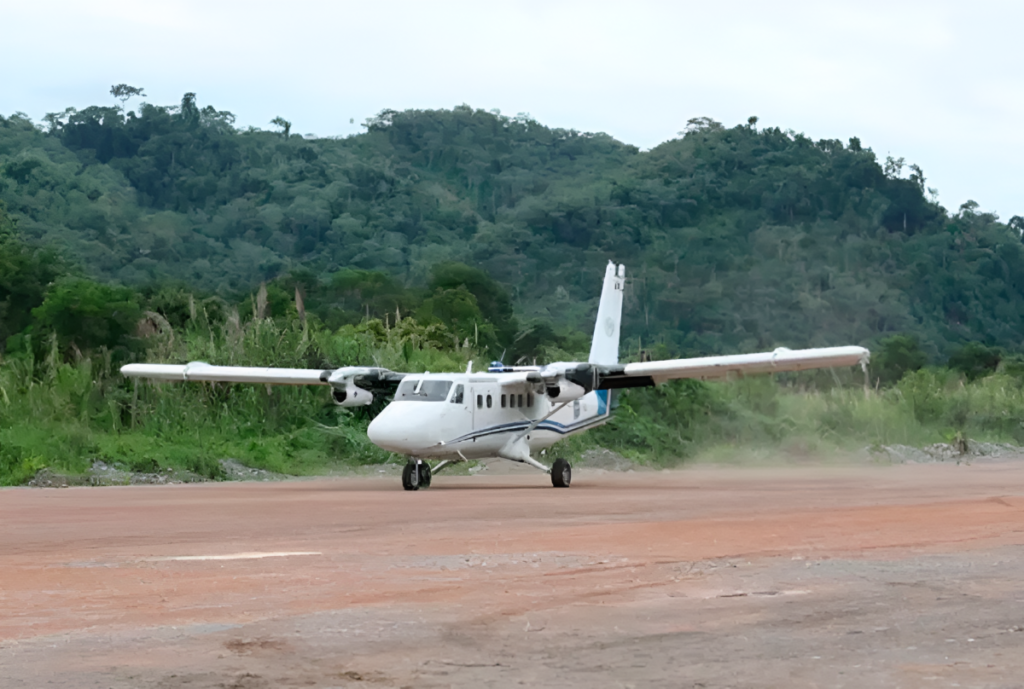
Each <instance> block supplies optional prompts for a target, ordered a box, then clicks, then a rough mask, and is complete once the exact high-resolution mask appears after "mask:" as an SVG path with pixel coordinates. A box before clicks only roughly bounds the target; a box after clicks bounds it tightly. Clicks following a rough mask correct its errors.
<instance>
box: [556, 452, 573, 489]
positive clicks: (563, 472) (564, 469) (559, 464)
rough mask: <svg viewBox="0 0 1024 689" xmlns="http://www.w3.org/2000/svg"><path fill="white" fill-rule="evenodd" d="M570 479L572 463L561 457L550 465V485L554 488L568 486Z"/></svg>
mask: <svg viewBox="0 0 1024 689" xmlns="http://www.w3.org/2000/svg"><path fill="white" fill-rule="evenodd" d="M571 481H572V465H571V464H569V462H567V461H565V460H564V459H562V458H561V457H559V458H558V459H556V460H555V463H554V464H553V465H551V485H553V486H554V487H555V488H568V487H569V483H570V482H571Z"/></svg>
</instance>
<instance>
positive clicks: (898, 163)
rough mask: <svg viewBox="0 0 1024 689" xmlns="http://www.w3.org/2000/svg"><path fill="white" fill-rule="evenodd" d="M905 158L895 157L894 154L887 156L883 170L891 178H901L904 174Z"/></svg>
mask: <svg viewBox="0 0 1024 689" xmlns="http://www.w3.org/2000/svg"><path fill="white" fill-rule="evenodd" d="M906 162H907V161H906V159H904V158H893V157H892V156H886V158H885V167H884V168H882V170H883V171H884V172H885V176H886V177H888V178H889V179H899V178H900V176H901V175H902V174H903V166H904V164H906Z"/></svg>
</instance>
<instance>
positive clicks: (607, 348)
mask: <svg viewBox="0 0 1024 689" xmlns="http://www.w3.org/2000/svg"><path fill="white" fill-rule="evenodd" d="M625 284H626V266H623V265H620V266H616V265H615V264H614V263H613V262H611V261H608V267H607V268H605V271H604V287H603V288H602V289H601V304H600V306H598V307H597V323H595V324H594V341H593V343H592V344H591V345H590V363H592V364H617V363H619V325H620V323H621V322H622V290H623V287H624V286H625Z"/></svg>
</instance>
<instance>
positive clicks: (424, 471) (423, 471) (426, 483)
mask: <svg viewBox="0 0 1024 689" xmlns="http://www.w3.org/2000/svg"><path fill="white" fill-rule="evenodd" d="M416 466H418V467H419V468H420V488H430V479H431V472H430V465H429V464H427V463H426V462H421V463H420V464H417V465H416Z"/></svg>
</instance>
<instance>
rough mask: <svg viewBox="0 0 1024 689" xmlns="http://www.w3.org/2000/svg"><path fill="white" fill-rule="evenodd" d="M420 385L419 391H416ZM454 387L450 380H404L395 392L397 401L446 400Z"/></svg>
mask: <svg viewBox="0 0 1024 689" xmlns="http://www.w3.org/2000/svg"><path fill="white" fill-rule="evenodd" d="M416 386H419V391H416V392H414V391H415V390H416ZM451 389H452V382H451V381H450V380H429V379H427V380H425V379H420V380H403V381H402V384H401V385H399V386H398V391H397V392H396V393H395V401H396V402H444V401H445V400H446V399H448V391H449V390H451Z"/></svg>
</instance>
